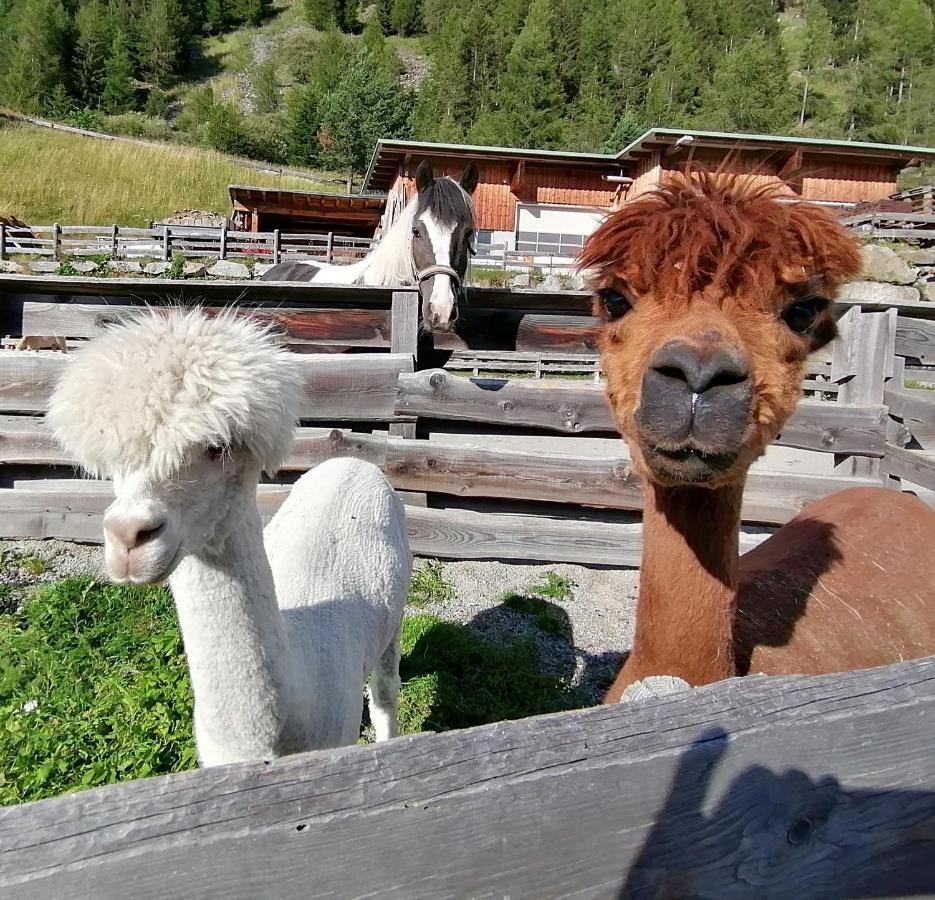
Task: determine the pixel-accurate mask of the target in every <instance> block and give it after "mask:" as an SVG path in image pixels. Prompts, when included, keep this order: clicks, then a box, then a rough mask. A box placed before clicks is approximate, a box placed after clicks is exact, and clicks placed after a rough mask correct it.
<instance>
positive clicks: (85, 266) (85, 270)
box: [71, 259, 100, 275]
mask: <svg viewBox="0 0 935 900" xmlns="http://www.w3.org/2000/svg"><path fill="white" fill-rule="evenodd" d="M71 267H72V268H73V269H74V270H75V271H76V272H80V273H81V274H82V275H90V274H91V273H92V272H96V271H97V270H98V269H99V268H100V266H99V265H98V264H97V263H96V262H94V261H93V260H90V259H88V260H85V261H84V262H76V263H72V264H71Z"/></svg>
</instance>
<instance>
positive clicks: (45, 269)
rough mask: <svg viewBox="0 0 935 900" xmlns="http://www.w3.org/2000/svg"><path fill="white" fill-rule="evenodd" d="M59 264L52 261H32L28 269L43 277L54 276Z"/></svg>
mask: <svg viewBox="0 0 935 900" xmlns="http://www.w3.org/2000/svg"><path fill="white" fill-rule="evenodd" d="M58 267H59V263H58V262H56V261H55V260H52V259H34V260H33V261H32V262H31V263H30V264H29V268H30V269H32V271H33V272H39V273H41V274H43V275H49V274H53V275H54V274H55V273H56V272H57V271H58Z"/></svg>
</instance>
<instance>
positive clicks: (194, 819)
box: [0, 659, 935, 900]
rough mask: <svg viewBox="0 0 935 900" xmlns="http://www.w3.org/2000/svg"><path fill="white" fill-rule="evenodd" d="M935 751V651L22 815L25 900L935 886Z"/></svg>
mask: <svg viewBox="0 0 935 900" xmlns="http://www.w3.org/2000/svg"><path fill="white" fill-rule="evenodd" d="M933 742H935V660H932V659H925V660H918V661H914V662H906V663H900V664H898V665H894V666H887V667H884V668H880V669H871V670H864V671H858V672H848V673H844V674H841V675H831V676H824V677H802V676H798V677H796V676H789V677H781V678H780V677H776V678H767V677H763V676H751V677H748V678H743V679H731V680H729V681H725V682H721V683H719V684H716V685H710V686H708V687H704V688H698V689H696V690H694V691H691V692H689V693H688V694H686V695H683V696H677V697H665V698H663V699H660V700H655V701H649V702H643V703H632V704H614V705H608V706H599V707H596V708H593V709H588V710H581V711H577V712H566V713H557V714H552V715H547V716H538V717H535V718H529V719H523V720H520V721H516V722H501V723H497V724H493V725H485V726H482V727H479V728H472V729H466V730H463V731H451V732H447V733H443V734H439V735H416V736H412V737H406V738H399V739H396V740H393V741H389V742H386V743H381V744H372V745H367V746H358V747H345V748H339V749H336V750H330V751H322V752H317V753H308V754H298V755H295V756H290V757H286V758H284V759H280V760H277V761H275V762H273V763H272V764H263V763H252V764H239V765H234V766H221V767H217V768H211V769H203V770H196V771H191V772H185V773H180V774H178V775H170V776H164V777H161V778H153V779H146V780H142V781H136V782H129V783H125V784H121V785H115V786H112V787H107V788H99V789H95V790H91V791H86V792H79V793H76V794H72V795H69V796H65V797H59V798H55V799H51V800H43V801H39V802H37V803H31V804H24V805H21V806H10V807H6V808H4V809H0V846H2V847H3V853H2V854H0V888H2V889H3V891H4V893H5V894H6V895H8V896H11V897H13V896H15V897H17V898H19V900H34V898H35V900H46V898H47V897H59V896H68V897H87V898H91V897H93V898H95V900H111V898H120V900H122V898H124V897H126V896H128V895H132V896H133V897H134V898H139V900H149V898H159V900H169V898H183V897H185V898H187V897H196V896H197V897H202V896H203V897H225V898H231V900H239V898H253V897H265V898H271V900H273V898H286V897H295V896H300V895H301V896H311V897H321V898H324V897H368V896H372V897H380V898H386V900H423V898H432V900H454V898H464V897H478V898H481V897H483V898H494V897H497V898H500V897H510V898H513V900H542V898H546V897H548V898H566V897H567V898H571V897H576V898H578V897H594V898H605V897H606V898H610V897H622V898H642V897H687V896H692V897H718V898H722V897H723V898H754V897H755V898H757V900H785V898H789V897H808V898H813V900H841V898H851V897H909V896H916V897H922V896H931V895H932V894H933V893H935V868H933V866H932V865H931V853H932V837H931V831H932V829H931V823H932V820H933V818H935V757H933V755H932V753H931V747H932V744H933ZM362 860H366V864H362V862H361V861H362Z"/></svg>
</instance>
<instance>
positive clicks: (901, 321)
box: [896, 316, 935, 365]
mask: <svg viewBox="0 0 935 900" xmlns="http://www.w3.org/2000/svg"><path fill="white" fill-rule="evenodd" d="M896 353H897V355H898V356H904V357H906V358H907V359H913V360H918V361H919V362H920V363H922V364H923V365H926V364H928V365H932V364H933V363H935V322H926V321H924V320H923V319H910V318H908V317H906V316H899V317H898V318H897V319H896Z"/></svg>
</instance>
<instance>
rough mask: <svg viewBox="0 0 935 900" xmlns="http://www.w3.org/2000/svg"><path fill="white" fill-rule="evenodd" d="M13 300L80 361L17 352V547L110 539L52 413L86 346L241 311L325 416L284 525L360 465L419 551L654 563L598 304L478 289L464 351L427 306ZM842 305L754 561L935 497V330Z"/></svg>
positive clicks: (305, 447)
mask: <svg viewBox="0 0 935 900" xmlns="http://www.w3.org/2000/svg"><path fill="white" fill-rule="evenodd" d="M0 297H2V300H0V303H2V306H0V310H2V319H0V334H4V335H7V336H9V338H10V340H15V338H16V337H18V336H20V335H24V334H25V335H29V334H58V335H62V336H65V337H66V338H67V340H68V343H69V345H70V348H71V353H70V354H69V355H68V356H64V355H62V354H58V353H54V352H40V353H25V352H16V351H12V350H6V351H0V479H2V482H0V484H2V488H0V536H2V537H11V538H12V537H38V538H43V537H59V538H72V539H78V540H85V541H97V540H100V517H101V513H102V511H103V510H104V508H105V507H106V505H107V502H108V497H109V487H108V486H107V485H106V483H104V482H95V481H90V482H86V481H82V480H80V479H79V478H76V477H75V475H76V473H75V472H74V470H73V468H72V461H71V460H69V459H67V458H66V457H64V456H63V455H62V454H61V452H60V451H59V450H58V449H57V448H56V447H55V446H54V445H53V443H52V441H51V438H50V436H49V435H48V433H47V432H46V430H45V426H44V423H43V420H42V418H41V413H42V412H43V411H44V409H45V405H46V402H47V399H48V396H49V392H50V390H51V388H52V385H53V384H54V380H55V379H56V378H57V377H58V375H59V374H60V373H61V372H62V370H63V369H64V367H65V366H67V365H68V360H69V359H71V358H72V355H73V353H74V352H76V351H78V352H80V347H81V343H82V341H84V340H85V339H87V338H88V337H90V336H92V335H94V334H96V333H99V332H100V331H101V330H102V329H103V328H106V327H108V325H109V324H111V323H113V322H114V321H117V320H119V319H120V318H122V317H124V316H125V315H127V313H128V312H130V311H132V310H133V309H135V308H139V305H140V304H141V303H143V302H148V303H155V304H158V303H161V302H166V299H167V298H171V302H173V303H182V304H192V303H203V304H205V305H207V307H208V308H209V309H211V308H213V307H220V306H230V305H233V306H234V307H235V308H237V309H240V310H242V311H243V313H244V314H249V315H254V316H258V317H260V318H262V319H263V320H264V321H268V322H272V323H273V324H274V325H275V326H276V328H277V329H278V330H279V331H280V332H281V333H282V335H283V336H284V339H285V340H286V342H287V343H288V345H289V346H290V347H291V348H292V349H293V350H294V351H296V365H298V366H301V367H302V369H303V371H304V373H305V378H306V383H307V385H308V390H309V396H310V398H313V399H312V400H310V402H309V404H308V406H307V408H306V409H305V410H303V420H302V423H301V427H300V428H299V430H298V432H297V440H296V445H295V448H294V450H293V453H292V455H291V456H290V458H289V460H288V461H287V463H286V465H285V467H284V470H283V472H282V473H280V476H279V481H278V483H277V485H272V486H265V487H264V488H263V490H262V492H261V505H262V509H263V512H264V515H267V516H269V515H271V514H272V513H273V512H274V511H275V509H276V508H277V507H278V504H279V503H280V502H281V501H282V499H283V497H284V496H285V495H286V492H287V491H288V489H289V484H290V483H291V481H293V480H294V479H295V477H297V475H298V474H299V473H301V472H302V471H304V470H306V469H308V468H309V467H311V466H313V465H315V464H317V463H318V462H320V461H321V460H323V459H327V458H329V457H331V456H348V455H351V456H359V457H362V458H366V459H370V460H372V461H373V462H375V463H376V464H378V465H380V466H381V467H382V468H383V469H384V471H385V472H386V473H387V475H388V476H389V478H390V479H391V481H392V482H393V484H394V485H395V486H396V487H397V488H398V489H399V490H401V491H403V492H405V496H406V500H407V502H408V503H409V504H410V508H409V522H410V529H411V536H412V542H413V547H414V548H415V550H416V552H417V553H420V554H425V555H434V556H440V557H452V558H488V557H496V558H506V559H524V560H530V559H537V560H544V561H550V562H557V561H568V562H580V563H592V564H593V563H599V564H610V565H621V566H625V565H636V564H637V563H638V561H639V555H640V534H641V526H640V517H639V511H640V508H641V493H640V485H639V479H638V477H637V476H636V475H635V473H634V472H633V471H632V468H631V465H630V461H629V459H628V458H627V451H626V446H625V444H624V443H623V442H622V441H620V439H619V437H617V435H616V432H615V428H614V423H613V420H612V418H611V416H610V413H609V410H608V408H607V406H606V402H605V400H604V391H603V385H602V384H601V382H600V381H599V380H596V379H599V378H600V368H599V362H598V360H597V356H596V352H595V349H594V339H595V335H596V331H597V327H598V323H597V322H596V320H594V319H593V318H591V317H590V315H589V314H588V312H589V305H590V301H589V298H588V297H587V295H585V294H576V293H572V294H555V293H537V292H535V291H503V290H499V291H497V290H480V289H477V290H471V291H470V293H469V296H468V302H467V304H466V306H465V307H464V312H463V314H462V317H461V319H460V320H459V323H458V330H457V332H456V333H452V334H436V335H424V334H423V335H421V336H420V332H419V323H418V308H419V300H418V295H417V293H416V292H415V291H413V290H403V291H392V290H389V289H377V288H361V287H357V288H334V287H319V286H314V287H313V286H309V285H306V284H289V283H276V282H249V283H240V282H236V283H229V282H192V281H180V282H173V281H157V280H153V281H139V280H133V279H126V280H123V281H121V280H111V279H72V278H59V279H37V278H29V277H25V276H0ZM844 305H845V306H849V308H848V309H847V311H846V312H845V314H844V315H843V317H842V319H841V322H840V328H841V333H842V336H841V338H840V340H838V341H837V342H836V343H835V344H834V345H833V347H832V348H831V349H830V350H829V351H828V352H826V353H823V354H818V355H817V356H816V357H815V358H813V359H812V360H811V361H810V363H809V366H808V378H807V380H806V382H805V388H806V396H805V398H804V399H803V401H802V402H801V403H800V405H799V407H798V409H797V411H796V413H795V414H794V416H793V417H792V418H791V419H790V421H789V423H788V424H787V425H786V427H785V428H784V429H783V432H782V434H781V435H780V436H779V439H778V441H777V445H778V446H779V447H780V448H789V449H788V450H785V451H776V452H785V453H787V454H790V453H791V454H793V455H796V454H798V455H799V456H801V457H803V458H805V459H806V462H807V463H808V464H809V466H810V467H811V468H810V469H807V470H801V469H796V468H794V467H793V466H792V465H791V464H785V463H784V464H783V465H782V466H778V467H770V466H767V467H765V468H764V467H762V466H759V467H756V468H755V469H754V470H753V472H752V474H751V477H750V479H749V482H748V486H747V492H746V496H745V502H744V520H745V522H746V524H747V527H746V528H745V530H744V534H743V538H742V540H743V545H744V547H745V548H748V547H750V546H753V545H754V544H755V543H756V542H757V541H759V540H761V539H762V538H763V537H764V536H765V535H767V534H769V533H770V530H771V529H772V528H773V527H775V526H776V525H779V524H782V523H783V522H786V521H788V520H789V519H790V518H792V517H793V516H794V515H795V514H796V513H797V512H798V511H799V510H800V509H802V507H803V506H805V505H806V504H808V503H810V502H812V501H814V500H816V499H818V498H820V497H822V496H825V495H827V494H829V493H832V492H834V491H837V490H841V489H843V488H845V487H849V486H858V485H874V484H875V485H881V484H895V480H896V479H902V480H906V481H907V482H908V483H911V484H912V485H913V486H916V487H919V486H921V487H922V488H925V489H928V490H935V479H933V477H932V476H931V474H930V468H932V464H930V463H929V462H928V460H927V457H926V456H925V449H924V445H922V444H921V442H920V438H922V437H924V439H925V440H928V436H927V433H926V434H925V435H923V430H924V429H923V428H922V425H923V424H933V425H935V412H930V410H932V409H935V404H933V403H932V402H931V400H930V395H928V393H927V392H925V391H920V390H915V389H913V388H912V387H911V386H906V385H905V384H904V382H903V381H901V380H900V379H901V377H902V375H903V368H904V365H905V364H904V360H906V359H909V360H910V362H911V363H912V365H911V366H910V371H914V370H915V369H924V368H925V366H924V365H923V363H924V362H925V360H926V354H927V353H931V352H932V351H931V350H930V349H929V348H930V347H935V324H930V323H928V322H926V321H923V320H909V319H905V318H902V317H900V316H898V315H897V311H896V310H888V311H876V310H875V309H871V310H868V309H866V308H862V307H861V305H860V304H859V303H857V302H851V303H850V304H848V303H847V302H845V303H844ZM894 354H903V355H900V356H896V355H894ZM920 356H921V359H920V358H919V357H920ZM897 401H899V402H902V403H903V406H899V403H898V402H897ZM910 401H911V409H910V408H908V407H906V404H908V403H909V402H910ZM891 413H892V415H891ZM906 454H909V455H908V456H907V455H906ZM769 461H770V460H769V458H768V459H767V463H769ZM923 494H924V495H925V496H926V497H928V495H927V494H926V492H925V491H923Z"/></svg>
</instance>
